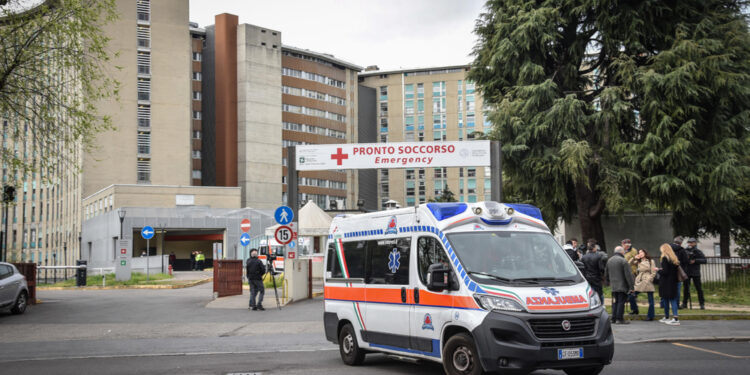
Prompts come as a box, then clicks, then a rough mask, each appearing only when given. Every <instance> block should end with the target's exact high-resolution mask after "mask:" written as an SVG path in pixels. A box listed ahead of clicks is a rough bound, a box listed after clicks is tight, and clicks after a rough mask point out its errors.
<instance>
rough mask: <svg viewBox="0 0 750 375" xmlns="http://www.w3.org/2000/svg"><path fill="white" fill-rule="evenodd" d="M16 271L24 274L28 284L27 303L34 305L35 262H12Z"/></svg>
mask: <svg viewBox="0 0 750 375" xmlns="http://www.w3.org/2000/svg"><path fill="white" fill-rule="evenodd" d="M13 265H14V266H16V268H18V272H20V273H21V274H22V275H24V276H26V284H28V285H29V302H28V303H29V304H30V305H36V263H13Z"/></svg>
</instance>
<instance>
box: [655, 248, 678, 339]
mask: <svg viewBox="0 0 750 375" xmlns="http://www.w3.org/2000/svg"><path fill="white" fill-rule="evenodd" d="M659 250H661V268H659V296H661V299H662V304H663V305H664V318H663V319H661V320H659V321H660V322H662V323H666V324H669V325H672V326H678V325H680V318H679V316H678V315H679V314H678V312H677V307H678V306H679V301H678V297H677V291H678V287H677V273H678V270H677V267H679V266H680V261H679V260H678V259H677V255H675V253H674V251H673V250H672V247H671V246H669V244H663V245H661V247H659ZM670 306H671V307H672V319H671V320H670V319H669V307H670Z"/></svg>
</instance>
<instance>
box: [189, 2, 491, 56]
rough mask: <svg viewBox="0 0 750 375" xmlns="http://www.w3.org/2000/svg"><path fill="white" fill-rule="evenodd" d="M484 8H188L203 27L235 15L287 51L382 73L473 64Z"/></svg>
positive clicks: (321, 5)
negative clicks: (275, 35)
mask: <svg viewBox="0 0 750 375" xmlns="http://www.w3.org/2000/svg"><path fill="white" fill-rule="evenodd" d="M483 5H484V1H483V0H369V1H368V0H276V1H268V0H265V1H259V0H244V1H243V0H190V20H191V21H194V22H198V23H199V24H200V26H201V27H205V26H208V25H212V24H213V23H214V16H215V15H217V14H220V13H232V14H236V15H238V16H239V22H240V23H249V24H253V25H258V26H263V27H267V28H270V29H274V30H279V31H281V41H282V43H283V44H286V45H290V46H294V47H299V48H306V49H310V50H313V51H316V52H322V53H329V54H333V55H334V56H336V57H337V58H339V59H342V60H345V61H348V62H351V63H354V64H356V65H359V66H362V67H366V66H368V65H378V66H379V67H380V69H381V70H386V69H399V68H415V67H431V66H443V65H458V64H467V63H469V62H471V57H470V56H469V54H470V53H471V49H472V47H473V46H474V42H475V40H476V38H475V37H474V34H473V33H472V31H473V29H474V22H475V21H476V19H477V17H478V16H479V13H480V12H481V11H482V7H483Z"/></svg>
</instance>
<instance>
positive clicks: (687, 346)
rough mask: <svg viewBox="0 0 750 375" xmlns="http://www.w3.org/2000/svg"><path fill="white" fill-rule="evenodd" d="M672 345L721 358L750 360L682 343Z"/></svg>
mask: <svg viewBox="0 0 750 375" xmlns="http://www.w3.org/2000/svg"><path fill="white" fill-rule="evenodd" d="M672 345H676V346H681V347H683V348H688V349H694V350H699V351H702V352H706V353H711V354H717V355H721V356H724V357H729V358H735V359H747V358H750V356H748V355H733V354H727V353H722V352H717V351H715V350H710V349H704V348H699V347H697V346H692V345H688V344H683V343H679V342H673V343H672Z"/></svg>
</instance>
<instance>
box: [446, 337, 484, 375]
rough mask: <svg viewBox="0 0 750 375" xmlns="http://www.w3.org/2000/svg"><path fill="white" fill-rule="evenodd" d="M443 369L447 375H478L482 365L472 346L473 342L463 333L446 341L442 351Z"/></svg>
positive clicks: (480, 372)
mask: <svg viewBox="0 0 750 375" xmlns="http://www.w3.org/2000/svg"><path fill="white" fill-rule="evenodd" d="M443 369H444V370H445V373H446V374H448V375H479V374H482V373H484V372H483V371H482V364H481V363H479V354H478V353H477V348H476V346H474V340H473V339H472V338H471V336H469V335H467V334H465V333H459V334H456V335H454V336H452V337H451V338H450V339H448V342H447V343H446V344H445V349H443Z"/></svg>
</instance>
